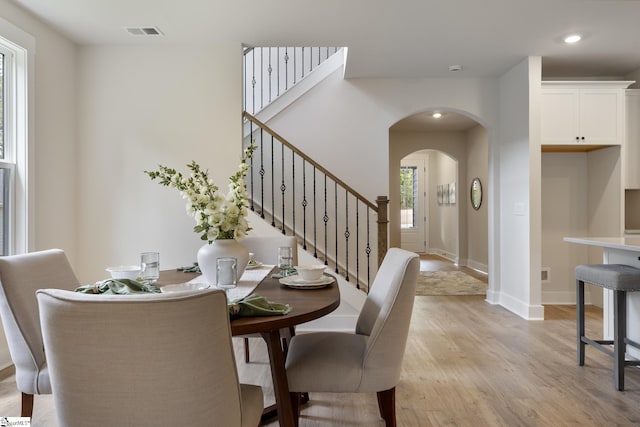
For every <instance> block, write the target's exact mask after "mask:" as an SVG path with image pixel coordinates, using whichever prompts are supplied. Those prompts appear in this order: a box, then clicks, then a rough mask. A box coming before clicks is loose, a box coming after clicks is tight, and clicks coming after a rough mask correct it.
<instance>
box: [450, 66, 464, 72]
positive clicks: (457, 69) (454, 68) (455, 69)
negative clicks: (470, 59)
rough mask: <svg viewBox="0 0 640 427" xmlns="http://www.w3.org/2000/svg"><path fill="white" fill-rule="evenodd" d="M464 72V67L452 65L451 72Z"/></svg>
mask: <svg viewBox="0 0 640 427" xmlns="http://www.w3.org/2000/svg"><path fill="white" fill-rule="evenodd" d="M460 70H462V65H450V66H449V71H460Z"/></svg>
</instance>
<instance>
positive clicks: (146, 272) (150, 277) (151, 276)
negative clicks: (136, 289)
mask: <svg viewBox="0 0 640 427" xmlns="http://www.w3.org/2000/svg"><path fill="white" fill-rule="evenodd" d="M140 270H141V272H140V274H141V276H142V280H146V281H147V282H148V283H149V284H154V283H155V282H157V281H158V278H159V277H160V253H159V252H142V253H141V254H140Z"/></svg>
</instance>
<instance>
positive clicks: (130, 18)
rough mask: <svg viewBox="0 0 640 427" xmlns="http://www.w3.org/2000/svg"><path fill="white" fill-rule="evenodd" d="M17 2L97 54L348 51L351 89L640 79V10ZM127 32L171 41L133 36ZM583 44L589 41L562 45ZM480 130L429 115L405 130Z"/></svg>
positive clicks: (628, 4) (374, 2)
mask: <svg viewBox="0 0 640 427" xmlns="http://www.w3.org/2000/svg"><path fill="white" fill-rule="evenodd" d="M13 1H14V2H15V3H17V4H20V5H22V6H23V7H24V8H26V9H28V10H30V11H31V12H32V13H34V14H35V15H37V16H39V17H40V18H41V19H43V20H44V21H46V22H49V23H50V24H51V25H53V26H54V27H56V28H58V29H59V30H60V31H61V32H63V33H64V34H66V35H67V36H68V37H70V38H71V39H72V40H74V41H76V42H77V43H79V44H86V45H112V44H118V45H122V44H152V45H161V44H166V45H172V46H175V45H176V44H182V43H215V42H229V41H231V42H238V43H243V44H246V45H249V46H346V47H348V48H349V51H348V52H349V53H348V61H347V68H346V70H345V76H346V77H347V78H359V77H371V78H375V77H397V78H421V77H455V78H470V77H497V76H500V75H502V74H503V73H504V72H506V71H507V70H509V69H510V68H511V67H513V66H514V65H516V64H517V63H519V62H520V61H522V60H523V59H524V58H526V57H527V56H530V55H535V56H542V58H543V62H542V63H543V76H544V77H545V78H570V77H573V78H576V77H579V78H594V77H599V78H623V77H624V76H625V75H627V74H629V73H630V72H632V71H635V70H637V69H640V0H482V1H478V0H437V1H436V0H262V1H241V0H55V1H53V0H13ZM126 27H158V28H159V29H160V30H161V31H162V32H163V33H164V35H163V36H149V37H144V36H132V35H130V34H129V33H128V32H127V31H126V30H125V28H126ZM572 32H579V33H581V34H582V35H583V40H582V41H581V42H580V43H578V44H576V45H567V44H565V43H563V42H562V38H563V36H565V35H566V34H569V33H572ZM451 65H462V67H463V68H462V70H461V71H457V72H455V73H454V72H451V71H449V66H451ZM473 123H474V122H473V121H472V120H470V119H467V118H466V117H463V116H459V115H456V114H454V113H449V115H448V116H446V117H445V118H443V120H441V121H439V122H437V123H434V122H433V120H432V119H431V118H430V117H428V116H427V115H425V114H422V115H418V116H416V117H413V118H409V119H407V120H406V121H403V122H400V123H398V124H397V125H396V126H395V129H396V130H417V129H425V128H428V129H432V130H464V129H468V128H469V127H470V126H472V125H473ZM434 125H435V126H436V127H433V126H434Z"/></svg>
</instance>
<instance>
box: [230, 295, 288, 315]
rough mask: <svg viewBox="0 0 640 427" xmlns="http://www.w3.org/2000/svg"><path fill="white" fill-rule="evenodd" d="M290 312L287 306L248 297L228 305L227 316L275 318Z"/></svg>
mask: <svg viewBox="0 0 640 427" xmlns="http://www.w3.org/2000/svg"><path fill="white" fill-rule="evenodd" d="M290 311H291V306H290V305H289V304H279V303H277V302H270V301H267V299H266V298H265V297H262V296H260V295H249V296H246V297H244V298H240V299H237V300H235V301H231V302H230V303H229V315H230V316H231V317H234V316H245V317H252V316H277V315H281V314H287V313H289V312H290Z"/></svg>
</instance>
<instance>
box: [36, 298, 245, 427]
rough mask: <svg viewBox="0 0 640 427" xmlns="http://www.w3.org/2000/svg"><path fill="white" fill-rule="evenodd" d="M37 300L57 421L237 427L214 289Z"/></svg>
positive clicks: (230, 361) (224, 316)
mask: <svg viewBox="0 0 640 427" xmlns="http://www.w3.org/2000/svg"><path fill="white" fill-rule="evenodd" d="M37 298H38V303H39V305H40V318H41V324H42V332H43V337H44V343H45V348H46V351H47V357H48V364H49V372H50V375H51V385H52V388H53V399H54V403H55V407H56V412H57V415H58V424H59V425H64V426H69V427H74V426H89V425H120V424H126V425H140V426H160V425H168V426H170V425H193V426H202V425H221V426H240V425H241V421H242V419H241V418H242V416H241V410H242V408H241V396H240V385H239V383H238V374H237V370H236V364H235V359H234V354H233V347H232V342H231V330H230V326H229V314H228V309H227V300H226V297H225V294H224V292H223V291H221V290H217V289H214V290H210V291H203V292H197V293H173V294H170V293H167V294H137V295H89V294H82V293H76V292H68V291H61V290H51V289H45V290H39V291H38V292H37Z"/></svg>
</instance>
